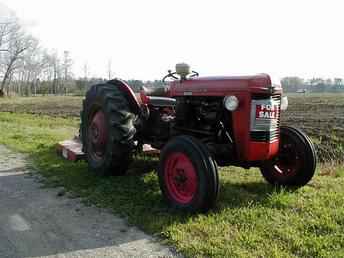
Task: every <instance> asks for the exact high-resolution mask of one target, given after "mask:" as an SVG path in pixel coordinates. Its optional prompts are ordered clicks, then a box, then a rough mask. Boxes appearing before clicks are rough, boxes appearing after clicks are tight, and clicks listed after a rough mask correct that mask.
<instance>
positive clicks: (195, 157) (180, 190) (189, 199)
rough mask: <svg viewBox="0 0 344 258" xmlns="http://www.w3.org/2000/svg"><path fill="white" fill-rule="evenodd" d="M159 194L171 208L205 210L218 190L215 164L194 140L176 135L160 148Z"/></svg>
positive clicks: (188, 210) (209, 206) (202, 146)
mask: <svg viewBox="0 0 344 258" xmlns="http://www.w3.org/2000/svg"><path fill="white" fill-rule="evenodd" d="M158 175H159V183H160V188H161V191H162V194H163V196H164V198H165V200H166V201H167V203H168V204H169V206H170V207H172V208H173V209H178V210H183V211H187V212H206V211H208V210H209V209H210V208H212V207H213V206H214V204H215V202H216V199H217V195H218V192H219V178H218V172H217V166H216V163H215V162H214V160H213V159H212V157H211V155H210V154H209V152H208V150H207V148H206V147H205V146H204V145H203V144H202V143H200V142H199V141H198V140H197V139H195V138H192V137H188V136H178V137H175V138H174V139H172V140H171V141H170V142H168V143H167V144H166V146H165V147H164V148H163V150H162V152H161V156H160V164H159V169H158Z"/></svg>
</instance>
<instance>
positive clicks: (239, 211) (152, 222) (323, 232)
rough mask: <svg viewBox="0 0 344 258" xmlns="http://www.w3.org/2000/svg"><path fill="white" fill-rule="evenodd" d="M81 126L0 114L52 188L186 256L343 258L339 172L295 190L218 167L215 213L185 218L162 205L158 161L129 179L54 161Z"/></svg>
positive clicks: (12, 139) (5, 132)
mask: <svg viewBox="0 0 344 258" xmlns="http://www.w3.org/2000/svg"><path fill="white" fill-rule="evenodd" d="M78 122H79V121H78V120H77V119H65V118H52V117H49V116H38V115H29V114H15V113H7V112H0V132H1V134H0V144H5V145H7V146H9V147H10V148H12V149H15V150H17V151H21V152H24V153H27V154H28V155H29V157H30V159H31V160H32V162H33V165H34V166H35V167H36V170H38V171H39V173H41V174H42V175H43V176H44V178H45V179H44V182H45V184H46V185H47V186H50V187H56V186H63V187H65V189H66V190H67V191H68V192H69V193H70V195H73V196H74V197H80V198H82V200H83V201H84V202H85V203H92V204H94V205H96V206H99V207H105V208H108V209H110V210H112V211H113V212H114V213H116V214H119V215H121V216H123V217H125V218H126V219H127V220H128V222H129V223H131V224H133V225H136V226H138V227H140V228H142V229H143V230H145V231H146V232H149V233H152V234H154V235H157V236H159V237H162V239H164V241H166V242H167V243H169V244H172V245H173V246H175V247H176V248H177V249H178V250H179V251H181V252H182V253H183V254H184V255H186V256H187V257H344V205H343V200H344V189H343V183H344V169H343V168H342V167H336V168H334V169H332V170H331V171H330V172H329V173H327V172H326V173H325V172H324V173H321V172H322V171H318V172H317V175H316V176H315V178H314V179H313V180H312V181H311V182H310V183H309V184H308V185H307V186H305V187H303V188H301V189H298V190H294V191H291V190H286V189H276V188H274V187H271V186H269V185H268V184H267V183H265V182H264V181H263V179H262V177H261V176H260V173H259V171H257V170H255V169H251V170H244V169H237V168H232V167H229V168H221V169H220V178H221V191H220V197H219V200H218V204H217V206H216V208H215V209H214V210H213V211H211V212H210V213H208V214H197V215H190V214H180V213H176V212H172V211H170V210H169V209H168V208H167V207H166V205H165V203H164V202H163V200H162V197H161V194H160V190H159V185H158V180H157V176H156V174H155V173H154V167H155V166H156V162H157V161H155V160H144V159H142V158H139V159H138V160H137V161H135V162H134V164H133V165H132V167H131V168H130V170H129V172H128V174H127V175H126V176H123V177H109V178H101V177H97V176H95V175H94V174H92V173H91V172H89V171H88V170H87V165H86V164H85V163H84V162H78V163H72V162H68V161H65V160H63V159H61V158H59V157H58V156H56V152H55V148H54V147H55V144H56V142H58V141H60V140H63V139H66V138H70V137H72V135H74V134H75V133H76V132H77V126H78ZM325 168H326V167H324V168H322V169H324V171H325Z"/></svg>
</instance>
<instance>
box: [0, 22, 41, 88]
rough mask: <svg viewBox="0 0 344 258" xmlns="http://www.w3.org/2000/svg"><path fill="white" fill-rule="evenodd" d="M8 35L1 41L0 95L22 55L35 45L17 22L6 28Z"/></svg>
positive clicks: (33, 40)
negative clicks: (0, 75) (0, 72)
mask: <svg viewBox="0 0 344 258" xmlns="http://www.w3.org/2000/svg"><path fill="white" fill-rule="evenodd" d="M6 30H7V31H8V33H6V34H4V35H6V36H3V37H2V39H1V41H2V49H3V50H4V51H2V52H3V53H2V55H1V59H0V67H1V71H2V74H3V75H2V80H1V84H0V95H3V94H4V88H5V86H6V83H7V82H8V81H9V80H10V79H11V78H12V75H13V72H14V71H15V70H16V69H17V68H18V66H17V63H18V62H19V61H20V60H21V59H22V58H23V56H24V53H25V51H26V50H28V49H29V48H30V47H32V46H34V45H35V42H36V40H35V39H34V38H33V37H32V36H30V35H27V34H26V33H25V32H24V31H23V30H22V28H21V27H20V25H19V23H18V22H12V23H10V24H9V25H8V27H6Z"/></svg>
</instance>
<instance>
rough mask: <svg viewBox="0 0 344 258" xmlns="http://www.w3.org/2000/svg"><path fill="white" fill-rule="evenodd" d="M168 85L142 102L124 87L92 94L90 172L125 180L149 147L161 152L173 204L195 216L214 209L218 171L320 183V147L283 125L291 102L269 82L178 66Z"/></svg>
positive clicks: (102, 87)
mask: <svg viewBox="0 0 344 258" xmlns="http://www.w3.org/2000/svg"><path fill="white" fill-rule="evenodd" d="M163 81H164V82H165V85H166V87H164V88H157V89H154V90H149V91H148V90H147V89H143V90H142V91H141V93H140V94H134V93H133V91H132V90H131V88H130V87H129V85H127V84H126V83H125V82H124V81H122V80H117V79H115V80H111V81H108V82H107V83H104V84H98V85H94V86H92V87H91V88H90V90H89V91H88V92H87V94H86V98H85V99H84V101H83V110H82V112H81V126H80V138H81V143H82V150H83V152H84V153H85V155H86V159H87V162H88V166H89V168H90V169H91V170H93V171H95V172H96V173H98V174H101V175H105V174H114V175H122V174H124V173H125V171H126V170H127V168H128V166H129V165H130V162H131V161H132V155H133V153H134V152H137V151H140V150H142V146H143V145H144V144H149V145H151V146H152V147H153V148H155V149H157V150H160V162H159V167H158V176H159V183H160V188H161V191H162V194H163V196H164V198H165V199H166V201H167V203H168V204H169V206H171V207H172V208H176V209H181V210H185V211H191V212H195V211H198V212H205V211H207V210H209V209H210V208H211V207H213V205H214V204H215V202H216V199H217V196H218V193H219V176H218V170H217V165H220V166H228V165H234V166H240V167H244V168H250V167H258V168H260V170H261V172H262V175H263V177H264V178H265V179H266V180H267V181H268V182H269V183H271V184H274V185H282V186H293V187H300V186H303V185H305V184H307V182H308V181H310V179H311V178H312V177H313V175H314V172H315V168H316V153H315V149H314V146H313V144H312V142H311V140H310V139H309V137H308V136H307V135H305V134H304V133H303V132H301V131H300V130H298V129H296V128H293V127H289V126H281V125H280V115H281V109H284V108H285V107H284V106H285V104H286V101H285V98H282V88H281V87H280V86H279V85H274V84H272V82H271V79H270V77H269V76H268V75H266V74H261V75H255V76H235V77H199V76H198V73H196V72H194V71H190V69H189V66H188V65H186V64H178V65H176V72H171V71H169V72H168V74H167V75H166V76H165V77H164V79H163Z"/></svg>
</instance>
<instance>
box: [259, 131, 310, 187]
mask: <svg viewBox="0 0 344 258" xmlns="http://www.w3.org/2000/svg"><path fill="white" fill-rule="evenodd" d="M315 169H316V153H315V149H314V145H313V143H312V142H311V140H310V139H309V137H308V136H307V135H306V134H305V133H303V132H302V131H300V130H299V129H296V128H294V127H290V126H282V127H281V129H280V147H279V153H278V155H277V157H275V158H274V159H272V160H269V161H267V162H264V163H263V165H262V167H261V172H262V175H263V176H264V178H265V179H266V180H267V181H268V182H269V183H270V184H273V185H280V186H295V187H301V186H303V185H306V184H307V183H308V182H309V181H310V180H311V179H312V177H313V175H314V172H315Z"/></svg>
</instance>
